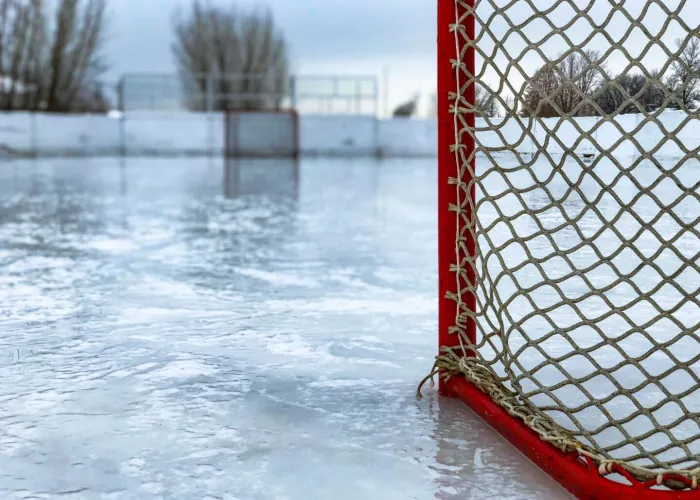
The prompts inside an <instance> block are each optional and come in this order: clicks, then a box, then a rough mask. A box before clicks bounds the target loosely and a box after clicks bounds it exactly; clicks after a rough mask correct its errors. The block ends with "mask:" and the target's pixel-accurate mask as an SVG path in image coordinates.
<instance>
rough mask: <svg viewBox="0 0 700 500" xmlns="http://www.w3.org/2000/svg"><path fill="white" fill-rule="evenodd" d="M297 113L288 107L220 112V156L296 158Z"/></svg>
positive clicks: (297, 140)
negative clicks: (221, 119) (284, 108)
mask: <svg viewBox="0 0 700 500" xmlns="http://www.w3.org/2000/svg"><path fill="white" fill-rule="evenodd" d="M299 149H300V148H299V116H298V115H297V113H296V112H295V111H293V110H289V111H272V110H260V111H242V110H229V111H225V112H224V156H226V157H229V158H236V157H246V158H296V157H298V156H299Z"/></svg>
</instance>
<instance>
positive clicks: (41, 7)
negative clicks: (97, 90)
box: [0, 0, 107, 112]
mask: <svg viewBox="0 0 700 500" xmlns="http://www.w3.org/2000/svg"><path fill="white" fill-rule="evenodd" d="M106 1H107V0H57V4H56V5H55V8H56V15H55V22H54V23H53V25H51V23H49V22H48V21H47V14H46V13H47V6H46V4H45V1H44V0H0V76H2V77H3V78H2V82H3V83H4V85H3V86H2V88H0V108H2V109H46V110H48V111H61V112H64V111H73V110H74V109H75V107H76V103H78V102H79V101H81V99H83V96H84V95H85V94H86V93H89V92H90V89H92V88H94V87H95V85H96V83H97V79H98V78H99V76H101V75H102V73H103V72H104V70H105V69H106V66H105V65H104V63H103V61H102V58H101V49H102V43H103V32H104V20H105V9H106ZM83 102H84V101H83ZM78 107H83V108H84V106H78Z"/></svg>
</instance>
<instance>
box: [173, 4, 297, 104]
mask: <svg viewBox="0 0 700 500" xmlns="http://www.w3.org/2000/svg"><path fill="white" fill-rule="evenodd" d="M173 24H174V30H175V41H174V43H173V45H172V50H173V54H174V56H175V60H176V63H177V66H178V71H179V74H180V80H181V83H182V87H183V89H184V91H185V94H186V96H187V98H188V102H189V105H190V107H191V108H193V109H199V110H202V109H207V108H209V107H211V108H213V109H218V110H222V109H265V108H278V107H279V106H280V105H281V102H282V99H283V97H284V95H285V93H286V91H287V85H288V80H289V55H288V49H287V42H286V40H285V38H284V36H283V34H282V32H281V31H280V30H279V29H278V28H277V27H276V26H275V23H274V19H273V17H272V13H271V12H270V11H269V10H267V9H265V10H253V11H242V10H239V9H237V8H236V7H230V8H228V9H225V8H222V7H216V6H212V5H210V4H208V3H205V2H204V1H201V0H195V1H194V2H193V3H192V8H191V10H190V12H189V13H188V14H187V15H184V16H183V15H181V14H179V13H176V15H175V17H174V22H173Z"/></svg>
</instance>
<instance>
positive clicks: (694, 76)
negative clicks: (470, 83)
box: [476, 37, 700, 118]
mask: <svg viewBox="0 0 700 500" xmlns="http://www.w3.org/2000/svg"><path fill="white" fill-rule="evenodd" d="M676 49H677V50H676V53H675V54H674V58H673V59H672V60H669V61H668V62H667V63H666V64H665V65H664V66H663V68H664V69H663V71H661V70H651V71H646V72H645V71H642V70H641V69H639V68H628V69H626V70H625V71H624V72H623V73H622V74H620V75H618V76H612V77H611V76H609V75H610V73H609V71H608V68H607V67H606V64H605V63H604V62H603V61H601V57H600V53H599V52H596V51H583V52H573V53H571V54H569V55H567V56H566V57H560V58H559V62H557V63H550V64H545V65H543V66H542V67H540V68H539V69H538V70H537V71H536V72H535V74H534V75H533V76H532V78H530V79H529V80H528V81H526V82H525V84H524V85H523V87H522V91H521V93H520V95H519V96H518V97H517V98H515V99H513V98H508V99H507V100H504V101H501V100H500V99H499V98H498V97H497V96H496V95H495V94H494V93H492V92H491V91H490V89H488V88H486V87H484V86H477V89H476V108H477V112H478V113H479V114H480V115H481V116H498V115H499V114H501V113H502V109H503V107H504V106H505V107H506V108H507V109H508V112H512V111H515V112H517V113H518V114H519V115H521V116H539V117H543V118H546V117H556V116H601V115H616V114H629V113H648V112H652V111H654V110H658V109H660V108H662V109H676V110H686V111H690V110H694V109H695V108H696V107H697V106H698V104H700V39H699V38H697V37H689V38H686V39H677V40H676Z"/></svg>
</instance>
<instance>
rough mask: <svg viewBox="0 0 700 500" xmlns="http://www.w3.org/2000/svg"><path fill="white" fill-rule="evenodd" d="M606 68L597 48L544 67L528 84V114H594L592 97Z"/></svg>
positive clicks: (525, 94)
mask: <svg viewBox="0 0 700 500" xmlns="http://www.w3.org/2000/svg"><path fill="white" fill-rule="evenodd" d="M604 72H605V67H604V65H603V64H602V63H601V61H600V56H599V54H598V52H596V51H585V52H582V53H578V52H574V53H572V54H569V55H568V56H566V57H565V58H564V59H562V60H561V61H560V62H559V63H558V64H547V65H545V66H543V67H541V68H540V69H539V70H538V71H537V72H536V73H535V75H534V77H533V78H532V79H530V80H529V81H527V82H526V83H525V88H524V91H523V97H522V99H521V100H522V102H523V111H522V113H523V114H524V115H526V116H542V117H552V116H559V114H560V113H561V114H563V115H566V116H582V115H590V114H592V113H593V107H592V106H591V96H592V94H593V92H594V90H595V89H596V88H598V86H599V83H600V81H601V79H602V75H603V74H604Z"/></svg>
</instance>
